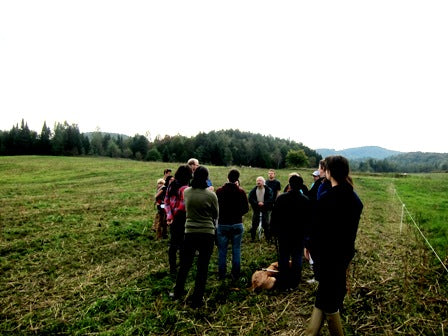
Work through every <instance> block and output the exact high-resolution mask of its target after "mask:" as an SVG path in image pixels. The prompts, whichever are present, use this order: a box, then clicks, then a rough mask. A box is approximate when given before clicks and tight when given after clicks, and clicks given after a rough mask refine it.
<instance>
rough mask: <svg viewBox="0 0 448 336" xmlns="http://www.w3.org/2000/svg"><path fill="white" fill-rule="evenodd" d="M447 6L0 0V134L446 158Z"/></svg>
mask: <svg viewBox="0 0 448 336" xmlns="http://www.w3.org/2000/svg"><path fill="white" fill-rule="evenodd" d="M447 17H448V1H446V0H443V1H437V0H436V1H413V0H409V1H407V0H406V1H404V0H403V1H394V0H387V1H382V0H379V1H359V0H356V1H263V0H261V1H244V0H239V1H232V0H229V1H210V0H208V1H175V0H173V1H149V0H145V1H116V0H115V1H114V0H107V1H99V0H88V1H84V0H77V1H65V0H56V1H46V0H42V1H34V0H33V1H29V0H24V1H20V0H17V1H1V2H0V130H5V131H8V130H10V129H11V128H12V127H13V125H16V124H19V126H20V123H21V120H22V119H24V120H25V122H27V124H28V127H29V128H30V129H32V130H35V131H37V132H38V133H40V131H41V129H42V126H43V123H44V122H46V123H47V126H49V127H50V128H51V129H54V124H55V123H56V122H59V123H63V122H64V121H67V122H68V123H69V124H76V125H78V127H79V130H80V131H81V132H82V133H84V132H91V131H95V130H100V131H103V132H113V133H121V134H126V135H130V136H133V135H135V134H140V135H147V136H148V137H149V139H150V140H151V141H152V140H153V139H154V138H155V137H157V136H164V135H176V134H181V135H185V136H194V135H196V134H198V133H199V132H210V131H212V130H222V129H239V130H241V131H247V132H252V133H261V134H263V135H271V136H274V137H279V138H285V139H291V140H294V141H297V142H301V143H303V144H304V145H305V146H307V147H310V148H312V149H318V148H331V149H336V150H341V149H346V148H353V147H360V146H380V147H384V148H387V149H391V150H398V151H403V152H414V151H422V152H444V153H446V152H448V142H447V141H446V140H445V139H444V138H445V137H444V136H443V135H444V134H445V132H446V126H445V122H444V120H445V119H446V117H445V116H446V115H447V112H448V20H447Z"/></svg>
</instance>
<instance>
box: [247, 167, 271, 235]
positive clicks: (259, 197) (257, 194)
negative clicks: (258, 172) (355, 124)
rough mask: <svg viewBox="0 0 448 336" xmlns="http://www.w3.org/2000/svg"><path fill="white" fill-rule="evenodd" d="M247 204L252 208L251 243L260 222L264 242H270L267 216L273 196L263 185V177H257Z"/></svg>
mask: <svg viewBox="0 0 448 336" xmlns="http://www.w3.org/2000/svg"><path fill="white" fill-rule="evenodd" d="M249 203H250V205H251V207H252V210H253V214H252V228H251V231H250V234H251V238H252V241H254V240H255V234H256V233H257V227H258V225H259V223H260V220H261V225H262V227H263V230H264V234H265V237H266V240H268V241H270V240H271V235H270V230H269V221H268V219H269V216H270V212H271V210H272V205H273V204H274V194H273V192H272V189H271V188H269V187H268V186H266V185H265V180H264V178H263V176H258V177H257V179H256V186H255V187H254V188H253V189H252V190H251V191H250V192H249Z"/></svg>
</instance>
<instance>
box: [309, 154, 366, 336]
mask: <svg viewBox="0 0 448 336" xmlns="http://www.w3.org/2000/svg"><path fill="white" fill-rule="evenodd" d="M325 163H326V178H327V179H328V180H329V181H330V182H331V188H330V189H329V190H328V191H327V192H326V193H325V194H324V195H323V196H322V197H321V198H320V199H319V200H318V201H317V204H316V214H315V221H314V223H313V225H312V228H311V254H312V256H313V260H314V267H315V268H317V273H318V275H319V278H318V280H319V286H318V289H317V294H316V300H315V304H314V309H313V313H312V316H311V321H310V324H309V326H308V329H307V333H306V335H317V334H318V333H319V330H320V327H321V325H322V321H323V319H324V318H325V317H326V318H327V321H328V327H329V329H330V334H331V335H343V331H342V325H341V319H340V315H339V310H340V309H341V307H342V304H343V301H344V296H345V294H346V291H347V290H346V271H347V267H348V265H349V263H350V261H351V260H352V258H353V256H354V253H355V239H356V233H357V230H358V223H359V219H360V216H361V212H362V208H363V204H362V202H361V200H360V199H359V197H358V196H357V195H356V193H355V192H354V190H353V183H352V179H351V178H350V176H349V164H348V160H347V159H346V158H344V157H342V156H329V157H327V158H325Z"/></svg>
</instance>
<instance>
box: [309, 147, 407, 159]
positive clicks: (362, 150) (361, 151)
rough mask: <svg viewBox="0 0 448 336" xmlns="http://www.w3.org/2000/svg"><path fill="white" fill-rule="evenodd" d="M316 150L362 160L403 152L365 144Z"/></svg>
mask: <svg viewBox="0 0 448 336" xmlns="http://www.w3.org/2000/svg"><path fill="white" fill-rule="evenodd" d="M316 152H318V153H319V154H320V155H322V157H326V156H328V155H342V156H345V157H346V158H347V159H349V160H360V159H368V158H371V159H378V160H383V159H385V158H387V157H390V156H394V155H399V154H402V152H399V151H394V150H390V149H386V148H383V147H378V146H364V147H355V148H347V149H342V150H335V149H329V148H319V149H316Z"/></svg>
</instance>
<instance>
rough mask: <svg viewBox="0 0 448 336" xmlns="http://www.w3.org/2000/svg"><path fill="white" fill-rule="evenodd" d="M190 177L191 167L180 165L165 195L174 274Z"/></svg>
mask: <svg viewBox="0 0 448 336" xmlns="http://www.w3.org/2000/svg"><path fill="white" fill-rule="evenodd" d="M190 179H191V169H190V167H189V166H188V165H181V166H179V168H177V171H176V173H175V174H174V180H173V181H172V182H171V183H170V185H169V187H168V189H167V191H166V195H165V201H164V204H165V213H166V223H167V225H168V227H169V228H170V245H169V248H168V261H169V265H170V273H171V274H172V275H174V274H176V271H177V252H179V253H180V254H181V253H182V246H183V242H184V234H185V233H184V231H185V220H186V212H185V201H184V191H185V189H187V187H188V184H189V182H190Z"/></svg>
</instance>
